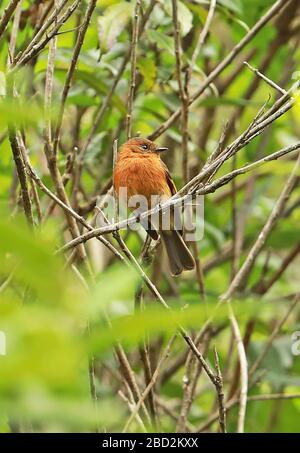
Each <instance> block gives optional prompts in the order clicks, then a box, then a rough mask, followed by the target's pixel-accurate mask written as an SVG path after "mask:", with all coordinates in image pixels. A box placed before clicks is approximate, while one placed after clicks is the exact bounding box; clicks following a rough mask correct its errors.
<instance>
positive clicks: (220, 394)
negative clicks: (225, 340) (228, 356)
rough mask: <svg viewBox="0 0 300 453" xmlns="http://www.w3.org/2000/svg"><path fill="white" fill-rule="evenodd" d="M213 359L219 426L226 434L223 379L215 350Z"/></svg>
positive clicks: (215, 350)
mask: <svg viewBox="0 0 300 453" xmlns="http://www.w3.org/2000/svg"><path fill="white" fill-rule="evenodd" d="M214 357H215V368H216V372H217V374H216V375H217V382H218V385H217V394H218V406H219V425H220V431H221V433H226V432H227V430H226V408H225V401H224V387H223V378H222V373H221V369H220V362H219V356H218V352H217V348H216V347H215V348H214Z"/></svg>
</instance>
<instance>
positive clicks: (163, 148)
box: [156, 146, 168, 153]
mask: <svg viewBox="0 0 300 453" xmlns="http://www.w3.org/2000/svg"><path fill="white" fill-rule="evenodd" d="M156 151H157V152H158V153H162V152H164V151H168V148H165V147H164V146H159V147H158V148H156Z"/></svg>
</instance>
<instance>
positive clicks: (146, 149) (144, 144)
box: [122, 137, 168, 155]
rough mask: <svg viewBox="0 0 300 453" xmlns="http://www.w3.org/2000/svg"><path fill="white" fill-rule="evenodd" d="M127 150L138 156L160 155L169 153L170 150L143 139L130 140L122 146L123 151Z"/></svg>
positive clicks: (134, 138)
mask: <svg viewBox="0 0 300 453" xmlns="http://www.w3.org/2000/svg"><path fill="white" fill-rule="evenodd" d="M124 148H125V149H126V150H127V151H131V152H134V153H138V154H143V155H144V154H149V153H154V154H157V155H158V154H160V153H161V152H163V151H167V150H168V148H166V147H163V146H159V145H157V144H156V143H154V142H152V141H151V140H148V139H147V138H141V137H133V138H131V139H130V140H128V141H127V142H126V143H124V145H122V149H124Z"/></svg>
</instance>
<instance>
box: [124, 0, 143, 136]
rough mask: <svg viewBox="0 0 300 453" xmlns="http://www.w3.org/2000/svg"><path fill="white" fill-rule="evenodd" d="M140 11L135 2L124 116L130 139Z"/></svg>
mask: <svg viewBox="0 0 300 453" xmlns="http://www.w3.org/2000/svg"><path fill="white" fill-rule="evenodd" d="M140 10H141V0H136V3H135V10H134V19H133V26H132V41H131V57H130V61H131V77H130V90H129V94H128V100H127V116H126V135H127V138H130V137H131V133H132V106H133V97H134V92H135V86H136V59H137V43H138V36H139V23H140Z"/></svg>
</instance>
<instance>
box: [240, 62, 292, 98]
mask: <svg viewBox="0 0 300 453" xmlns="http://www.w3.org/2000/svg"><path fill="white" fill-rule="evenodd" d="M244 65H246V66H247V67H248V68H249V69H250V71H252V72H254V74H256V75H257V76H258V77H260V78H261V79H263V80H264V81H265V82H266V83H267V84H268V85H270V86H271V87H272V88H275V90H277V91H279V93H281V94H286V93H287V91H286V90H284V89H283V88H281V87H280V86H279V85H277V84H276V83H275V82H273V80H271V79H269V78H268V77H266V76H265V75H264V74H262V73H261V72H260V71H259V70H258V69H256V68H253V66H251V65H250V64H249V63H248V62H247V61H244Z"/></svg>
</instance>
